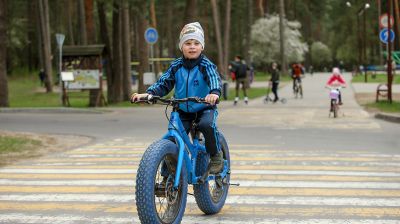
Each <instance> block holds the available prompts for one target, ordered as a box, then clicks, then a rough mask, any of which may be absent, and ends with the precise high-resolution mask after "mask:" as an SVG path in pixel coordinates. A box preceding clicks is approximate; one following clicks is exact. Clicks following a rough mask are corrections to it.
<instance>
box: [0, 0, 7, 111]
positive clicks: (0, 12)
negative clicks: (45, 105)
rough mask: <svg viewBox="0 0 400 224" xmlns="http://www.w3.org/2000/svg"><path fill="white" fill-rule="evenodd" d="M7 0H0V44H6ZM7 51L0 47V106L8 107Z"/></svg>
mask: <svg viewBox="0 0 400 224" xmlns="http://www.w3.org/2000/svg"><path fill="white" fill-rule="evenodd" d="M6 8H7V1H6V0H0V45H1V46H7V43H6V42H7V19H6V18H7V17H6ZM6 58H7V51H6V48H5V47H0V107H8V106H9V103H8V81H7V63H6Z"/></svg>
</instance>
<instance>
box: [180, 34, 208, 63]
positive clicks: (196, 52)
mask: <svg viewBox="0 0 400 224" xmlns="http://www.w3.org/2000/svg"><path fill="white" fill-rule="evenodd" d="M202 51H203V46H202V45H201V43H200V42H199V41H197V40H193V39H190V40H187V41H185V43H183V46H182V53H183V56H185V58H187V59H196V58H198V57H199V56H200V54H201V52H202Z"/></svg>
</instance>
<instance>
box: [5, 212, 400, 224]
mask: <svg viewBox="0 0 400 224" xmlns="http://www.w3.org/2000/svg"><path fill="white" fill-rule="evenodd" d="M187 218H190V220H187ZM207 221H208V219H207V217H202V216H190V215H187V216H185V223H187V224H198V223H204V222H207ZM277 221H278V220H277V219H258V220H257V223H263V224H276V223H277ZM1 222H9V223H14V224H19V223H24V224H25V223H32V224H53V223H75V222H78V223H89V222H93V223H110V224H120V223H139V222H140V220H139V219H138V218H137V217H115V216H103V217H95V216H93V217H88V216H83V215H76V214H74V215H60V216H57V217H55V216H44V215H26V214H23V213H10V214H6V215H2V216H1V217H0V223H1ZM213 223H226V222H213ZM229 223H230V224H242V223H243V221H234V220H231V221H229ZM293 223H296V224H310V223H318V224H343V223H352V224H398V223H399V221H398V220H376V219H361V220H356V219H280V220H279V224H293Z"/></svg>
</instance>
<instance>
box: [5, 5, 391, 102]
mask: <svg viewBox="0 0 400 224" xmlns="http://www.w3.org/2000/svg"><path fill="white" fill-rule="evenodd" d="M366 4H368V5H369V7H368V8H365V5H366ZM387 4H388V0H387V1H385V0H371V1H365V0H353V1H342V0H339V1H338V0H301V1H300V0H175V1H167V0H112V1H111V0H109V1H107V0H31V1H30V0H12V1H11V0H0V46H1V47H0V106H3V107H4V106H8V105H9V102H8V86H7V79H8V78H10V77H13V76H14V77H15V76H18V75H19V71H21V69H25V70H28V71H29V72H31V73H32V74H37V71H38V70H39V69H42V68H43V69H44V70H45V73H46V75H47V76H48V78H47V79H46V83H45V88H46V92H49V93H51V92H53V85H54V82H55V81H54V79H55V77H57V74H54V73H57V72H55V71H57V61H58V60H57V56H58V49H57V43H56V38H55V34H56V33H62V34H64V35H65V36H66V39H65V42H64V46H66V45H88V44H89V45H90V44H104V45H105V50H104V52H103V58H105V59H106V60H107V62H108V63H106V64H105V66H104V68H103V69H104V70H105V74H106V77H105V78H106V80H107V89H108V91H107V100H108V102H109V103H118V102H121V101H124V100H127V99H128V98H129V95H130V93H131V81H132V80H131V77H130V76H131V69H132V66H131V62H139V65H138V66H137V67H135V68H134V69H135V70H137V71H138V73H139V76H138V82H139V85H138V90H137V91H139V92H142V91H144V88H145V87H144V85H143V73H144V72H146V71H148V70H149V60H148V59H149V53H150V52H149V45H148V44H147V43H146V41H145V40H144V32H145V30H146V29H147V28H148V27H154V28H156V29H157V30H158V34H159V39H158V41H157V43H156V44H155V45H154V53H155V55H154V56H155V57H156V58H159V57H166V58H175V57H179V56H181V53H180V51H179V49H178V48H177V44H178V41H179V40H178V37H179V32H180V30H181V28H182V27H183V25H184V24H186V23H189V22H193V21H198V22H200V23H201V24H202V26H203V29H204V31H205V39H206V41H205V42H206V44H205V45H206V46H205V54H206V55H207V57H209V58H210V59H211V60H212V61H213V62H215V63H216V64H217V66H218V68H219V71H220V72H221V74H222V75H223V76H227V75H228V64H229V63H230V61H231V60H232V59H233V57H234V56H235V55H242V56H243V57H244V59H245V60H246V61H247V62H249V63H252V64H253V65H254V67H255V69H256V70H262V71H266V70H267V67H268V65H270V63H271V62H272V61H277V62H278V63H279V64H280V65H281V67H282V70H283V71H284V72H286V71H287V69H288V68H289V66H288V65H290V64H291V63H294V62H301V63H303V64H304V66H305V67H306V68H309V67H310V65H312V66H313V67H314V69H315V70H323V69H331V68H332V66H338V65H339V64H340V65H341V66H343V68H345V69H347V70H353V69H354V68H357V67H358V66H359V65H360V64H364V65H382V64H383V63H384V62H383V56H382V52H383V51H384V50H385V49H383V48H384V46H385V45H383V44H382V43H381V42H380V40H379V31H380V28H379V16H380V15H381V14H382V13H384V12H386V11H385V10H386V9H387ZM396 7H397V9H396ZM393 9H394V12H399V10H398V1H397V0H394V1H393ZM394 15H395V18H396V19H395V21H396V22H395V24H394V25H395V29H394V31H395V33H396V36H398V35H399V31H398V26H399V23H398V17H399V15H398V13H397V14H394ZM275 18H283V19H282V21H283V23H282V24H280V23H279V22H280V21H281V20H280V19H275ZM273 19H275V20H276V21H277V23H276V24H275V25H274V23H273V22H272V27H277V28H278V29H272V28H271V29H265V30H262V34H260V32H259V31H260V28H259V27H257V24H260V23H261V21H263V20H264V21H272V20H273ZM279 25H282V27H284V29H285V30H292V31H293V32H292V33H290V32H285V33H284V34H286V35H283V37H284V39H281V38H280V37H281V35H280V34H279V32H280V30H281V29H280V27H278V26H279ZM257 31H258V32H257ZM268 33H269V34H271V33H272V34H276V35H275V37H276V38H275V39H274V38H273V37H269V38H270V39H269V40H267V42H265V44H261V45H257V44H256V43H257V42H259V41H260V39H261V41H265V38H267V37H264V34H268ZM270 36H274V35H270ZM292 37H296V38H292ZM263 38H264V39H263ZM291 38H292V39H291ZM268 41H269V42H268ZM281 41H282V42H281ZM262 43H264V42H262ZM282 43H283V44H282ZM282 45H283V46H282ZM277 46H279V47H277ZM299 46H301V47H299ZM282 47H283V48H282ZM393 48H394V49H398V48H399V41H396V40H395V44H394V46H393ZM288 49H289V50H290V49H300V50H298V51H297V52H300V53H299V55H298V57H291V56H292V55H293V54H294V53H293V51H288ZM273 50H275V51H277V53H276V54H272V55H269V56H268V57H261V58H257V55H259V54H257V51H261V52H269V51H273ZM282 52H284V53H283V54H282ZM259 57H260V56H259ZM157 69H160V70H161V68H160V66H159V65H157V64H156V71H157ZM96 94H98V93H96V91H95V90H94V91H91V95H93V96H95V95H96ZM90 104H91V106H98V105H95V104H96V102H95V101H92V100H91V102H90Z"/></svg>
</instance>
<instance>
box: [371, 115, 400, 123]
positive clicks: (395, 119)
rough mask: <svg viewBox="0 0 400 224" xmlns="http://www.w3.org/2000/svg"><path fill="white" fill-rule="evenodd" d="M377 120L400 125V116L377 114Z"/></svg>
mask: <svg viewBox="0 0 400 224" xmlns="http://www.w3.org/2000/svg"><path fill="white" fill-rule="evenodd" d="M375 118H378V119H382V120H385V121H389V122H394V123H399V124H400V115H394V114H388V113H377V114H375Z"/></svg>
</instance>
